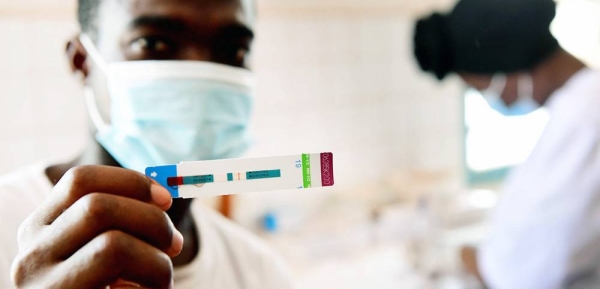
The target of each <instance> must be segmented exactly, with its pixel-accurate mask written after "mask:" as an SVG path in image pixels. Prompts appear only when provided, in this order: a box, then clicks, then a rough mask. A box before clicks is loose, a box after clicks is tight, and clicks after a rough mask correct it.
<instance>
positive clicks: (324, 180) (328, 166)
mask: <svg viewBox="0 0 600 289" xmlns="http://www.w3.org/2000/svg"><path fill="white" fill-rule="evenodd" d="M334 183H335V181H334V179H333V154H332V153H322V154H321V184H323V187H331V186H333V184H334Z"/></svg>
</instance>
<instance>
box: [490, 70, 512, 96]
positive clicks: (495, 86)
mask: <svg viewBox="0 0 600 289" xmlns="http://www.w3.org/2000/svg"><path fill="white" fill-rule="evenodd" d="M506 81H507V80H506V74H503V73H499V74H494V75H493V76H492V80H491V81H490V85H489V86H488V88H487V89H486V90H485V91H486V92H487V91H492V92H494V93H495V94H497V95H498V97H499V98H502V94H503V93H504V90H505V89H506Z"/></svg>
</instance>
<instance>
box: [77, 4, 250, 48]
mask: <svg viewBox="0 0 600 289" xmlns="http://www.w3.org/2000/svg"><path fill="white" fill-rule="evenodd" d="M101 2H102V0H78V3H77V20H78V22H79V27H80V29H81V32H83V33H85V34H86V35H88V36H89V37H90V38H92V39H93V40H96V39H97V36H98V25H97V24H98V23H97V21H98V14H100V12H99V10H100V3H101ZM242 4H243V5H244V7H245V8H246V9H248V10H249V11H248V13H249V14H250V15H251V16H252V17H251V19H252V22H253V18H254V15H255V13H256V12H255V11H256V7H255V5H256V1H254V0H242Z"/></svg>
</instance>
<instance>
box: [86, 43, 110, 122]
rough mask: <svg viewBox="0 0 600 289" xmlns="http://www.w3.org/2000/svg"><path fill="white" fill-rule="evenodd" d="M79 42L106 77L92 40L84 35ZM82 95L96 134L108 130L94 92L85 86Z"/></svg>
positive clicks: (104, 64) (105, 66) (104, 67)
mask: <svg viewBox="0 0 600 289" xmlns="http://www.w3.org/2000/svg"><path fill="white" fill-rule="evenodd" d="M79 41H80V42H81V45H83V48H85V50H86V52H87V55H88V56H89V57H90V58H91V59H92V61H93V62H94V63H95V64H96V65H97V66H98V68H99V69H100V70H101V71H102V72H103V73H104V75H106V76H107V77H108V73H107V72H108V65H107V64H106V62H105V61H104V59H102V57H100V52H98V49H96V46H95V45H94V43H93V42H92V40H91V39H90V38H89V37H88V36H87V35H85V34H81V35H80V36H79ZM83 94H84V96H85V102H86V106H87V109H88V112H89V114H90V118H91V120H92V123H93V124H94V126H95V127H96V129H97V130H98V132H105V131H107V130H108V129H109V127H110V126H109V125H108V124H107V123H106V122H105V121H104V119H102V115H101V114H100V110H99V109H98V102H97V101H96V94H95V93H94V90H93V89H92V88H91V87H90V86H88V85H86V86H85V87H84V88H83Z"/></svg>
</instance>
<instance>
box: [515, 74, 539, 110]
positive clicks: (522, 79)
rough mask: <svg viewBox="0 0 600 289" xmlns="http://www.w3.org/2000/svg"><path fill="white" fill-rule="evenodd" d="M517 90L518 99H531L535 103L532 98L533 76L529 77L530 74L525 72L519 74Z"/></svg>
mask: <svg viewBox="0 0 600 289" xmlns="http://www.w3.org/2000/svg"><path fill="white" fill-rule="evenodd" d="M517 92H518V93H519V100H532V101H534V102H535V103H537V101H535V99H534V98H533V77H531V74H529V73H525V74H521V75H519V83H518V85H517Z"/></svg>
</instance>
